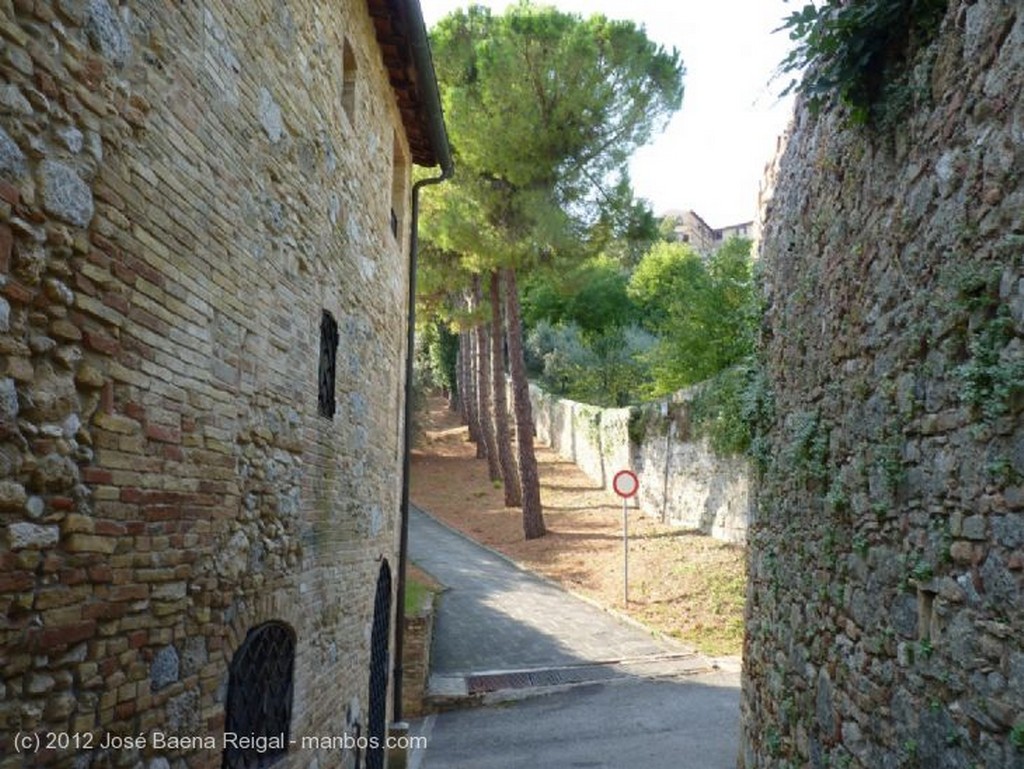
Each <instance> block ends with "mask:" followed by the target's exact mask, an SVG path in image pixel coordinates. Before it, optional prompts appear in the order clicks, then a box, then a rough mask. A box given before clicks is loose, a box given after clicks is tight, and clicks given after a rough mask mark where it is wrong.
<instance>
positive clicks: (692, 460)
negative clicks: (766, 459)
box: [530, 386, 751, 543]
mask: <svg viewBox="0 0 1024 769" xmlns="http://www.w3.org/2000/svg"><path fill="white" fill-rule="evenodd" d="M688 397H689V396H688V393H687V392H685V391H684V392H682V393H680V394H678V395H677V396H675V397H674V398H673V400H672V401H671V402H669V401H665V402H664V403H662V404H655V408H654V411H653V412H651V411H648V412H647V413H646V414H645V416H644V417H643V419H642V421H641V422H638V421H637V420H636V417H635V416H634V414H633V412H632V410H631V409H628V408H621V409H601V408H597V407H596V406H590V405H587V404H584V403H576V402H575V401H570V400H566V399H563V398H557V397H555V396H553V395H550V394H548V393H546V392H544V391H543V390H541V389H540V388H539V387H536V386H531V388H530V398H531V401H532V403H533V419H534V425H535V429H536V434H537V438H538V439H539V440H541V441H543V442H544V443H547V444H548V445H550V446H551V447H552V448H553V449H554V450H555V451H557V452H558V454H559V455H561V456H563V457H565V458H566V459H569V460H570V461H572V462H573V463H574V464H576V466H577V467H579V468H580V469H581V470H583V472H585V473H586V474H587V475H588V476H589V477H590V478H592V479H593V480H594V481H595V482H596V483H599V484H601V485H602V486H603V487H605V488H607V489H608V491H609V493H611V482H612V478H613V477H614V476H615V473H616V472H618V471H619V470H624V469H630V470H633V472H635V473H636V474H637V477H638V478H639V479H640V491H639V493H638V494H637V499H636V503H637V506H638V508H639V510H640V511H641V512H642V513H644V514H645V515H650V516H652V517H655V518H657V519H659V520H661V521H663V522H665V523H670V524H673V525H676V526H680V527H684V528H688V529H695V530H699V531H701V532H703V533H704V534H710V535H711V536H713V537H715V538H716V539H721V540H724V541H726V542H735V543H742V542H744V541H745V540H746V532H747V522H748V520H749V519H750V504H751V497H750V494H749V467H748V464H747V461H746V460H745V459H744V458H741V457H721V456H718V455H717V454H715V452H714V451H713V450H712V449H711V447H710V446H709V445H708V443H707V441H706V440H705V439H693V438H692V437H691V435H690V429H689V424H690V419H689V403H688ZM659 407H660V412H659ZM631 422H633V430H632V432H633V437H632V438H631V437H630V432H631V430H630V424H631Z"/></svg>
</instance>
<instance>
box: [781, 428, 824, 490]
mask: <svg viewBox="0 0 1024 769" xmlns="http://www.w3.org/2000/svg"><path fill="white" fill-rule="evenodd" d="M786 430H787V432H788V433H789V435H790V440H789V443H788V445H787V446H786V448H785V450H784V460H785V461H786V463H787V464H788V465H789V466H790V467H791V468H792V471H793V476H794V477H795V478H796V479H797V480H799V481H801V482H807V481H811V480H814V481H824V480H825V478H826V477H827V476H828V465H827V460H828V441H829V437H828V430H827V429H825V427H824V425H822V423H821V418H820V417H819V415H818V413H817V412H814V411H797V412H794V413H792V414H790V415H789V416H788V417H787V418H786Z"/></svg>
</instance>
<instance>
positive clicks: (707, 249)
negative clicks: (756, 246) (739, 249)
mask: <svg viewBox="0 0 1024 769" xmlns="http://www.w3.org/2000/svg"><path fill="white" fill-rule="evenodd" d="M662 218H663V219H665V220H669V219H671V220H673V222H674V224H673V226H672V232H673V233H675V239H676V240H677V241H678V242H680V243H689V244H690V245H691V246H693V247H694V249H695V250H696V251H697V253H699V254H700V255H701V256H705V257H707V256H710V255H711V254H712V253H713V252H714V251H715V250H716V249H718V248H719V247H720V246H721V245H722V244H723V243H725V241H727V240H729V238H749V237H751V236H752V234H753V230H754V222H753V221H749V222H741V223H739V224H730V225H728V226H727V227H721V228H719V229H715V228H713V227H711V226H710V225H709V224H708V223H707V222H705V221H704V220H703V219H702V218H701V217H700V215H699V214H697V212H696V211H690V210H687V211H680V210H672V211H666V212H665V213H664V214H663V216H662Z"/></svg>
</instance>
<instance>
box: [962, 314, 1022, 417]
mask: <svg viewBox="0 0 1024 769" xmlns="http://www.w3.org/2000/svg"><path fill="white" fill-rule="evenodd" d="M1015 338H1016V334H1015V331H1014V324H1013V318H1012V316H1011V315H1010V312H1009V310H1008V309H1007V307H1006V306H1005V305H1001V306H999V308H998V309H997V310H996V313H995V315H994V316H993V317H992V318H990V319H989V320H987V321H985V322H984V323H983V324H981V326H980V328H979V329H978V330H977V332H976V333H975V334H974V335H973V336H972V338H971V339H970V341H969V343H968V348H969V350H970V354H971V359H970V360H969V361H968V362H967V363H965V364H964V365H962V366H960V368H958V369H957V374H958V375H959V377H960V380H961V382H962V384H963V387H962V389H961V391H960V397H961V399H962V400H963V401H964V402H965V403H967V404H969V405H970V406H972V407H974V408H975V409H977V410H978V411H980V412H981V416H982V418H983V419H984V420H985V421H986V422H991V421H994V420H995V419H998V418H999V417H1001V416H1002V415H1003V414H1005V413H1007V411H1009V410H1010V406H1011V404H1012V403H1013V401H1014V400H1015V399H1017V398H1019V397H1020V396H1021V395H1024V358H1022V357H1021V354H1020V352H1019V348H1018V349H1017V350H1014V349H1013V347H1012V346H1011V345H1010V342H1011V341H1013V340H1014V339H1015Z"/></svg>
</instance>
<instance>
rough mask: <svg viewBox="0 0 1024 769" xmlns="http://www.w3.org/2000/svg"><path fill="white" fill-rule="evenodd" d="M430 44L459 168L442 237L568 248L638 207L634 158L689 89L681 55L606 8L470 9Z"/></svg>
mask: <svg viewBox="0 0 1024 769" xmlns="http://www.w3.org/2000/svg"><path fill="white" fill-rule="evenodd" d="M431 48H432V50H433V53H434V62H435V66H436V69H437V75H438V84H439V86H440V91H441V99H442V103H443V106H444V111H445V118H446V124H447V127H448V131H449V135H450V136H451V140H452V145H453V149H454V153H455V160H456V164H457V166H458V168H459V173H458V174H456V176H455V178H454V179H453V180H452V182H450V183H449V184H447V185H445V191H444V192H443V193H442V195H441V197H443V198H445V200H444V202H443V203H442V205H441V209H440V210H439V211H437V212H436V213H437V216H436V218H435V224H436V231H437V237H438V238H440V239H441V240H442V245H443V246H444V247H445V248H450V249H452V250H455V251H459V252H463V253H472V254H475V255H476V256H477V257H478V258H479V259H481V260H499V261H500V262H501V263H503V264H506V265H509V266H516V267H523V266H526V265H532V264H535V263H537V262H543V261H544V260H546V259H551V258H553V257H554V256H556V255H559V254H560V252H563V251H567V252H571V251H572V250H573V249H574V248H579V247H580V244H581V243H582V244H586V243H587V242H588V238H587V237H586V230H587V228H588V227H591V226H593V225H595V224H596V223H598V222H600V221H602V220H603V221H604V222H605V223H606V224H607V222H608V217H609V216H610V215H611V210H612V209H616V210H618V211H619V213H621V207H622V206H627V207H630V208H631V207H632V204H633V201H632V196H631V194H627V192H628V190H629V185H628V176H627V172H626V168H627V163H628V160H629V157H630V155H631V154H632V153H633V151H634V150H635V149H636V148H637V147H639V146H641V145H643V144H645V143H646V142H647V141H648V140H649V139H650V137H651V136H652V135H653V134H654V132H656V131H660V130H661V129H662V128H663V127H664V125H665V124H666V123H667V121H668V119H669V117H670V116H671V114H672V113H673V112H674V111H675V110H676V109H678V108H679V105H680V103H681V100H682V91H683V87H682V74H683V68H682V64H681V62H680V60H679V55H678V53H677V52H675V51H671V52H668V51H665V50H664V49H662V48H660V47H658V46H656V45H655V44H654V43H652V42H651V41H650V40H648V38H647V36H646V34H645V33H644V31H643V30H642V29H639V28H637V27H636V26H635V25H634V24H633V23H632V22H626V21H614V20H609V19H607V18H606V17H604V16H601V15H593V16H591V17H589V18H587V19H582V18H581V17H579V16H577V15H574V14H568V13H563V12H560V11H557V10H555V9H554V8H550V7H540V6H534V5H532V4H530V3H529V2H525V1H523V2H520V3H519V4H517V5H514V6H511V7H509V8H508V9H507V10H506V11H505V13H504V14H503V15H501V16H495V15H492V13H491V12H490V10H488V9H486V8H483V7H481V6H471V7H470V8H469V9H468V10H458V11H455V12H453V13H452V14H450V15H449V16H447V17H445V18H444V19H442V20H441V22H439V23H438V25H437V26H436V27H435V28H434V30H433V31H432V34H431ZM625 218H626V219H629V218H630V217H629V216H625Z"/></svg>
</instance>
